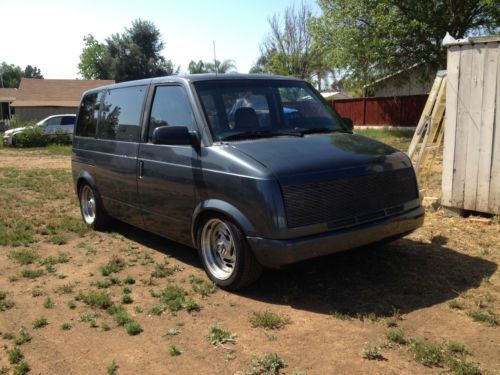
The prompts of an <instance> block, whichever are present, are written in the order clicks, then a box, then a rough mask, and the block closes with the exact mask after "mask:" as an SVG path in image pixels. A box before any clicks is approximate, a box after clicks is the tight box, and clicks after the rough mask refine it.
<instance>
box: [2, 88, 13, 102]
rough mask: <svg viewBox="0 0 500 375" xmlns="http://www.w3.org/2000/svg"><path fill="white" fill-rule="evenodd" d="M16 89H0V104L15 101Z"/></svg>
mask: <svg viewBox="0 0 500 375" xmlns="http://www.w3.org/2000/svg"><path fill="white" fill-rule="evenodd" d="M16 96H17V89H4V88H0V102H12V101H14V100H15V99H16Z"/></svg>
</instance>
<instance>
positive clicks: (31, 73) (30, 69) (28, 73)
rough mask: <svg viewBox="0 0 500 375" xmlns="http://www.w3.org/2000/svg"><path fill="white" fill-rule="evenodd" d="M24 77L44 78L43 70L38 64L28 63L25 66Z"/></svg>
mask: <svg viewBox="0 0 500 375" xmlns="http://www.w3.org/2000/svg"><path fill="white" fill-rule="evenodd" d="M24 77H26V78H40V79H41V78H43V75H42V72H41V71H40V69H39V68H37V67H36V66H31V65H27V66H26V68H24Z"/></svg>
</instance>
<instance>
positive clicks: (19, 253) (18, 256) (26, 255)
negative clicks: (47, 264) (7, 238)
mask: <svg viewBox="0 0 500 375" xmlns="http://www.w3.org/2000/svg"><path fill="white" fill-rule="evenodd" d="M38 257H39V255H38V253H37V252H36V251H34V250H31V249H23V250H12V251H11V252H10V253H9V258H10V259H12V260H13V261H14V262H16V263H18V264H23V265H26V264H32V263H34V262H35V260H37V259H38Z"/></svg>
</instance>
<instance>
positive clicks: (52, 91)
mask: <svg viewBox="0 0 500 375" xmlns="http://www.w3.org/2000/svg"><path fill="white" fill-rule="evenodd" d="M112 83H115V81H113V80H98V81H90V80H77V79H36V78H22V79H21V83H20V84H19V90H18V91H17V95H16V99H15V100H14V102H13V103H12V106H13V107H78V105H79V104H80V98H81V96H82V94H83V93H84V92H85V91H87V90H90V89H93V88H96V87H99V86H104V85H109V84H112Z"/></svg>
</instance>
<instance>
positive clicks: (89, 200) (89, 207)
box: [78, 183, 108, 230]
mask: <svg viewBox="0 0 500 375" xmlns="http://www.w3.org/2000/svg"><path fill="white" fill-rule="evenodd" d="M78 199H79V201H80V212H81V214H82V218H83V221H84V222H85V224H87V225H88V226H89V227H91V228H92V229H95V230H98V229H103V228H105V227H106V225H107V223H108V216H107V215H106V213H105V212H104V210H103V208H102V205H101V201H100V199H99V197H98V195H97V194H96V192H95V191H94V189H93V188H92V187H91V186H90V185H89V184H87V183H85V184H83V185H82V186H80V189H79V190H78Z"/></svg>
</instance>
